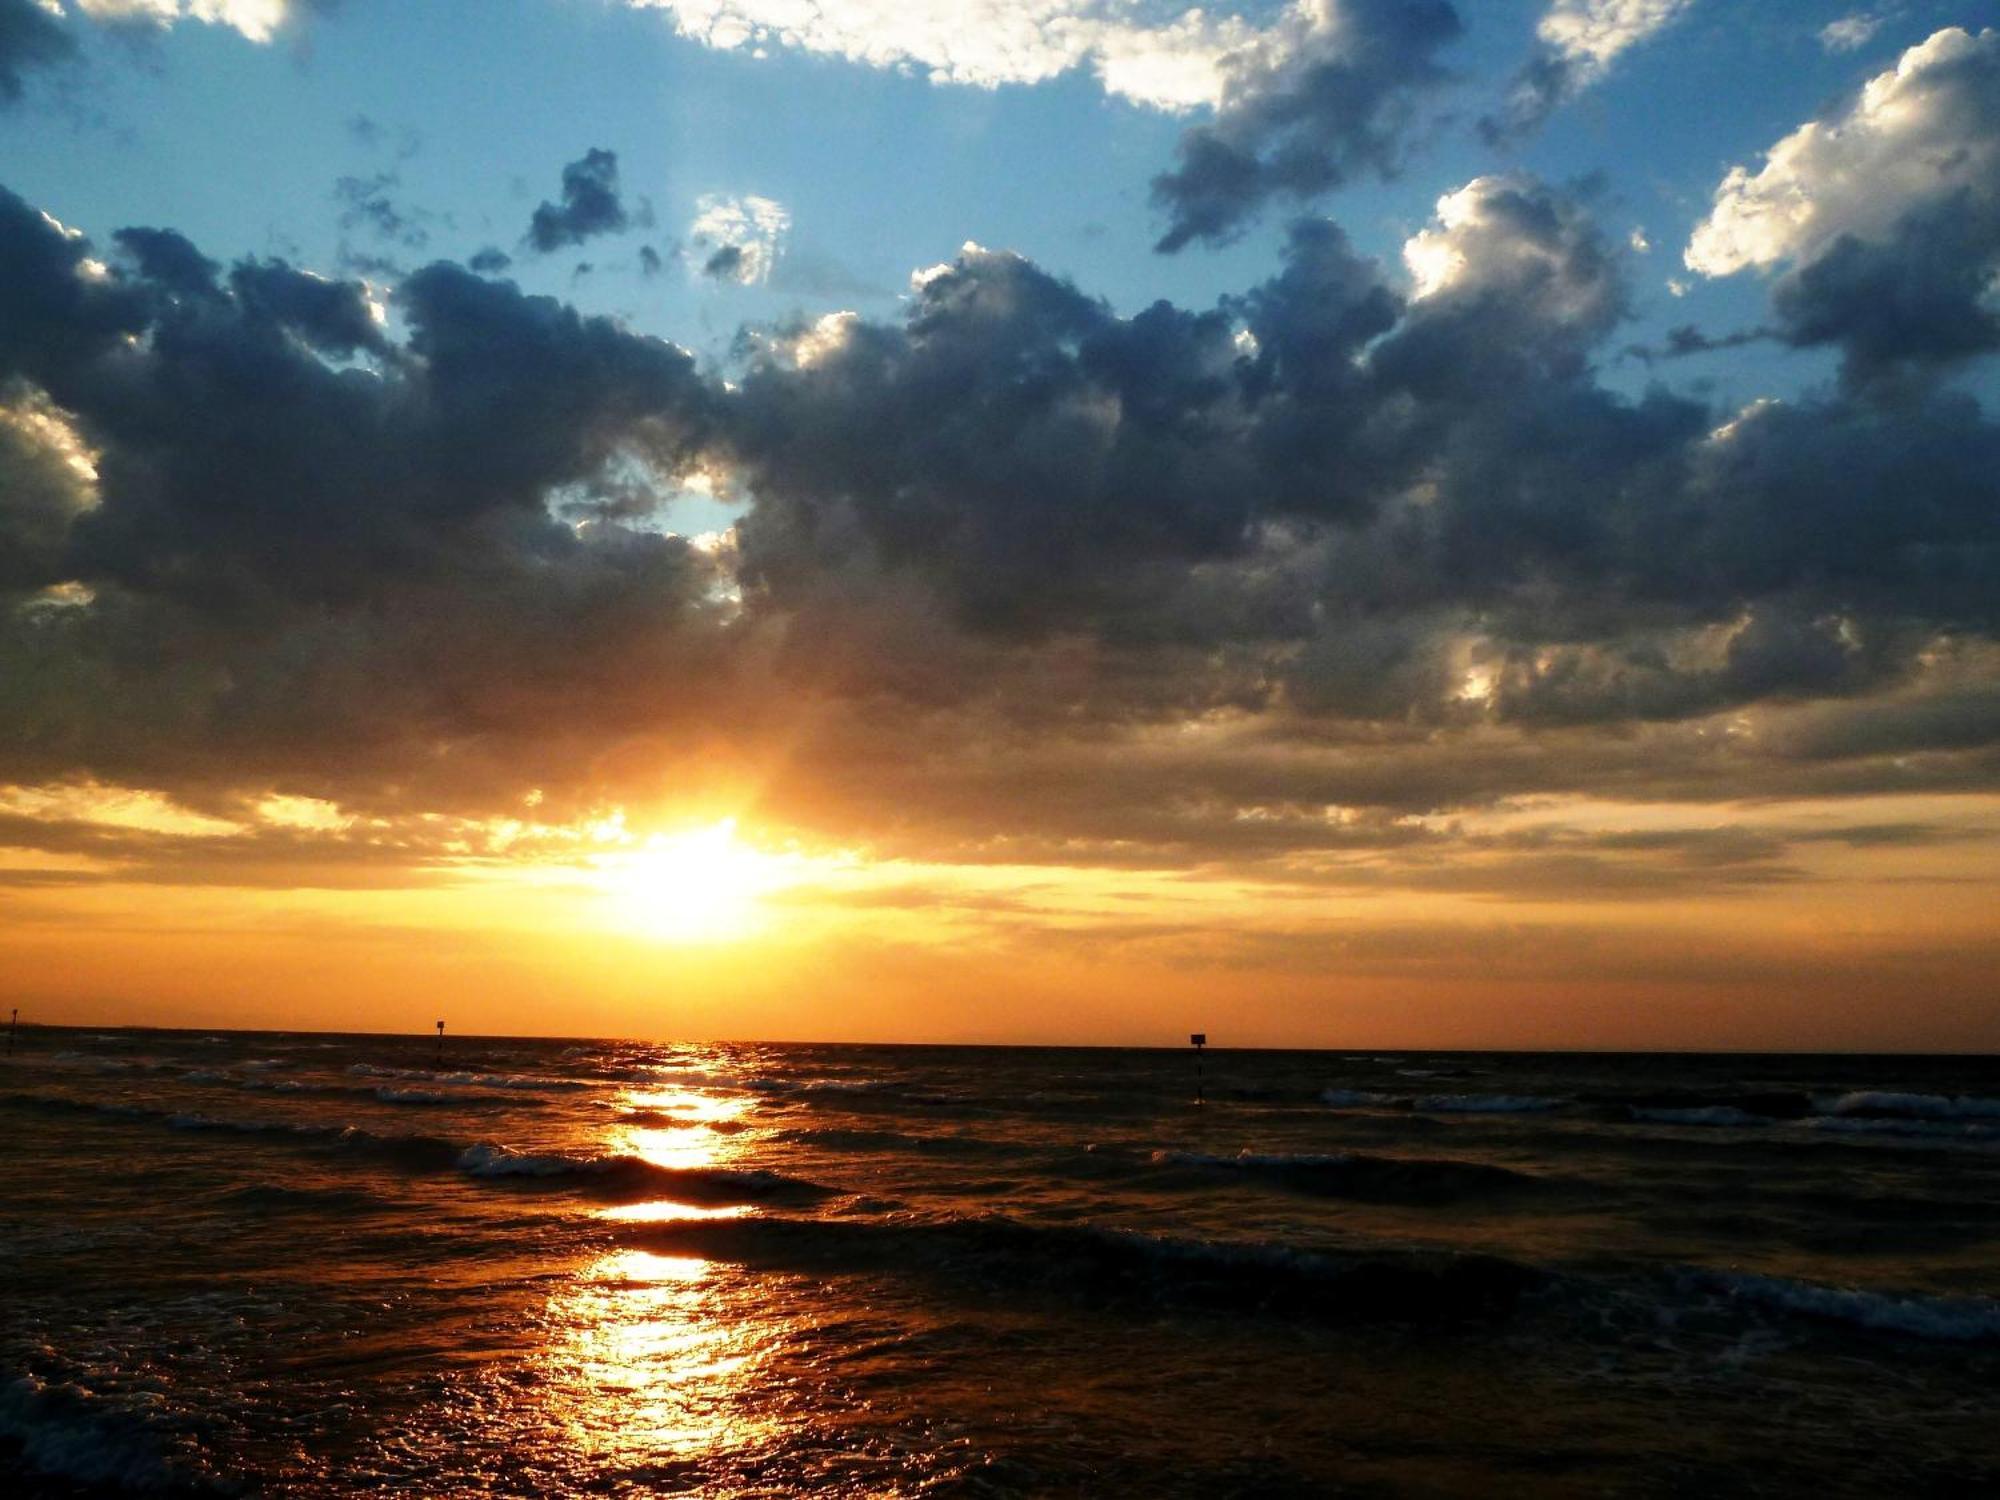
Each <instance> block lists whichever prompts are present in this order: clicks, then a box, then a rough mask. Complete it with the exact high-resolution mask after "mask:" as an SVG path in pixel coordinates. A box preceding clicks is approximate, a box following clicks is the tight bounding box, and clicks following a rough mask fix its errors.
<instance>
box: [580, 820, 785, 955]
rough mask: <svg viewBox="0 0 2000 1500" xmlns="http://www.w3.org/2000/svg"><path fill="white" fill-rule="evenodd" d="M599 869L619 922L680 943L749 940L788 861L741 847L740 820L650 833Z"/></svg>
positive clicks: (602, 859) (611, 856)
mask: <svg viewBox="0 0 2000 1500" xmlns="http://www.w3.org/2000/svg"><path fill="white" fill-rule="evenodd" d="M595 863H596V869H597V880H598V883H599V884H600V885H601V887H602V888H603V890H604V892H605V894H606V896H607V897H609V898H610V900H611V901H612V902H613V903H614V905H615V906H616V907H617V909H618V912H619V915H620V918H621V920H622V921H623V922H624V923H626V924H628V925H630V926H632V927H634V928H636V929H638V930H639V931H641V932H644V933H646V934H648V935H649V936H652V937H657V938H660V939H663V940H664V941H667V942H675V943H725V942H734V941H736V940H738V939H741V938H744V937H748V936H749V935H751V934H752V933H753V932H755V931H756V930H757V928H758V926H759V918H760V916H761V912H760V909H759V903H760V900H761V898H762V897H764V896H765V895H767V894H768V893H769V892H771V891H773V890H775V889H776V888H777V887H778V886H779V885H781V884H783V883H784V880H783V865H782V861H781V860H779V859H776V858H773V857H772V856H770V855H766V854H762V853H759V852H758V851H757V850H756V849H753V848H751V847H750V846H748V845H747V844H744V843H743V842H741V841H740V840H739V839H738V838H737V837H736V820H735V819H734V818H724V819H723V820H722V821H721V822H719V823H715V824H711V825H709V826H707V827H703V828H694V829H690V830H688V831H686V832H684V833H656V834H652V835H650V836H648V837H647V838H646V839H645V841H644V842H643V843H641V844H640V845H639V846H638V847H637V848H634V849H631V850H621V851H620V852H618V853H616V854H606V855H603V856H601V857H600V858H599V859H598V860H597V861H595Z"/></svg>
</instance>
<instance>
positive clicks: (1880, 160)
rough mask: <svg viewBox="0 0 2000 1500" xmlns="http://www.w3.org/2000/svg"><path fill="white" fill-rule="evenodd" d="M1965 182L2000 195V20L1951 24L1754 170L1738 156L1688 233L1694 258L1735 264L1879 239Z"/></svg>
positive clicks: (1699, 265)
mask: <svg viewBox="0 0 2000 1500" xmlns="http://www.w3.org/2000/svg"><path fill="white" fill-rule="evenodd" d="M1960 192H1964V193H1968V194H1970V195H1972V197H1973V198H1975V199H1977V200H1979V201H1981V202H1984V203H1988V204H1990V203H1992V202H1993V201H1994V200H1995V198H1996V197H2000V32H1996V31H1982V32H1980V33H1979V34H1978V35H1977V36H1974V35H1972V34H1971V33H1970V32H1967V31H1963V30H1961V29H1959V28H1957V27H1951V28H1948V29H1946V30H1943V31H1939V32H1937V33H1935V34H1934V35H1932V36H1931V37H1930V38H1929V39H1927V40H1926V41H1923V42H1920V43H1919V44H1917V45H1916V46H1914V47H1912V48H1910V50H1909V51H1907V52H1905V53H1904V54H1903V56H1902V57H1901V59H1900V60H1899V61H1898V62H1897V64H1896V66H1895V67H1893V68H1891V69H1889V70H1888V71H1887V72H1884V73H1881V74H1878V75H1877V76H1876V77H1874V78H1871V79H1870V80H1869V81H1868V83H1867V85H1866V87H1864V88H1863V89H1862V91H1861V94H1860V97H1859V98H1858V99H1856V100H1855V102H1854V104H1853V105H1852V106H1851V107H1850V108H1848V109H1847V110H1846V111H1845V112H1843V113H1841V114H1838V115H1836V116H1833V117H1831V118H1828V119H1822V120H1813V121H1809V122H1808V123H1806V124H1804V125H1801V126H1800V127H1799V128H1798V129H1797V130H1794V131H1793V132H1792V133H1791V134H1790V135H1788V136H1786V137H1785V138H1784V139H1783V140H1781V141H1779V142H1778V143H1777V144H1776V145H1774V146H1773V147H1771V149H1770V150H1769V151H1768V152H1767V153H1765V157H1764V165H1763V167H1762V168H1761V169H1759V170H1758V171H1757V172H1755V173H1752V172H1751V171H1750V170H1749V169H1748V168H1746V167H1740V166H1739V167H1735V168H1732V169H1731V171H1730V172H1729V175H1728V176H1726V177H1725V178H1723V180H1722V183H1721V185H1720V186H1719V187H1718V188H1717V189H1716V192H1715V206H1714V208H1713V209H1712V210H1711V211H1710V213H1709V215H1708V217H1707V218H1706V219H1705V220H1703V221H1702V223H1701V224H1699V225H1697V226H1696V228H1695V231H1694V235H1693V237H1692V238H1691V239H1690V240H1689V241H1688V247H1687V254H1686V261H1687V265H1688V268H1689V269H1690V270H1694V271H1699V272H1701V273H1702V274H1703V275H1706V276H1727V275H1730V274H1731V273H1732V272H1736V271H1741V270H1744V269H1747V268H1750V267H1764V266H1770V265H1774V264H1776V263H1778V262H1780V261H1789V262H1793V263H1798V262H1803V261H1807V260H1810V259H1812V258H1813V257H1814V256H1815V255H1817V254H1818V253H1819V252H1820V251H1821V250H1822V249H1824V248H1825V247H1827V246H1828V245H1830V244H1831V243H1832V242H1834V241H1835V240H1837V239H1839V238H1840V237H1841V236H1842V235H1852V236H1854V237H1855V238H1856V239H1858V240H1863V241H1869V240H1879V239H1881V238H1883V237H1884V236H1885V235H1887V234H1888V233H1889V232H1890V231H1891V230H1893V228H1894V227H1895V226H1896V224H1897V223H1898V222H1899V221H1900V220H1902V219H1903V218H1904V217H1905V215H1907V214H1909V213H1910V212H1911V211H1913V210H1917V209H1921V208H1923V207H1925V206H1926V205H1929V204H1933V203H1938V202H1941V201H1943V200H1944V199H1946V198H1949V197H1952V196H1953V195H1955V194H1958V193H1960Z"/></svg>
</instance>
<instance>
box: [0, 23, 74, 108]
mask: <svg viewBox="0 0 2000 1500" xmlns="http://www.w3.org/2000/svg"><path fill="white" fill-rule="evenodd" d="M75 55H76V43H75V41H74V40H72V38H71V37H70V34H69V32H68V31H66V30H65V29H64V28H63V25H62V23H61V22H60V21H59V20H57V19H56V18H55V17H54V16H52V15H51V14H50V13H49V12H48V10H47V9H46V8H45V7H44V6H42V5H41V4H39V3H38V0H0V103H10V102H12V101H13V100H16V99H18V98H20V97H21V88H22V83H21V79H22V75H23V74H25V73H27V72H30V71H32V70H34V69H36V68H46V67H51V66H53V65H55V64H56V63H60V62H66V61H68V60H69V59H71V58H73V57H74V56H75Z"/></svg>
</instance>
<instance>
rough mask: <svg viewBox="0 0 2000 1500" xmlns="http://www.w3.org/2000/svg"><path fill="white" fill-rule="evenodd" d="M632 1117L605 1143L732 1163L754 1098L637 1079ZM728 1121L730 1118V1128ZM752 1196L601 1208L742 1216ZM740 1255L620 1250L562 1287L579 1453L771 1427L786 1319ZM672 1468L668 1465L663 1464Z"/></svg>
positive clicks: (569, 1398)
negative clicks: (758, 1301)
mask: <svg viewBox="0 0 2000 1500" xmlns="http://www.w3.org/2000/svg"><path fill="white" fill-rule="evenodd" d="M618 1102H619V1106H620V1107H621V1108H622V1109H623V1110H624V1111H625V1112H626V1116H627V1118H625V1119H622V1120H620V1121H619V1122H618V1123H616V1124H614V1125H612V1126H611V1127H610V1129H609V1130H608V1131H607V1132H606V1138H605V1141H604V1149H606V1150H607V1151H610V1152H615V1153H618V1154H622V1155H630V1156H636V1157H639V1158H640V1159H642V1160H644V1161H647V1162H650V1163H652V1164H653V1165H655V1166H658V1167H662V1168H666V1169H669V1170H672V1171H705V1170H711V1169H716V1168H723V1167H728V1166H732V1165H734V1164H735V1163H736V1161H737V1159H738V1158H740V1157H741V1156H742V1155H743V1154H744V1152H745V1151H746V1150H747V1144H748V1142H747V1137H746V1135H745V1134H744V1133H742V1132H741V1131H740V1130H738V1129H734V1128H732V1127H735V1125H736V1122H737V1121H738V1119H739V1117H741V1116H742V1115H744V1114H745V1113H746V1112H747V1110H748V1109H749V1108H750V1104H751V1101H750V1100H747V1099H744V1098H741V1097H738V1096H735V1095H732V1094H728V1093H723V1092H718V1091H711V1090H707V1089H697V1088H683V1087H644V1088H637V1089H632V1090H628V1091H627V1092H626V1093H625V1094H624V1095H623V1096H621V1098H620V1099H619V1101H618ZM717 1127H720V1128H717ZM754 1212H755V1210H754V1209H753V1208H751V1207H750V1206H748V1205H743V1204H697V1203H687V1202H681V1201H678V1200H677V1199H676V1198H675V1197H674V1195H673V1193H672V1190H671V1188H663V1189H662V1190H661V1192H660V1195H659V1196H658V1197H657V1198H656V1199H653V1200H651V1201H647V1202H642V1203H625V1204H615V1205H609V1206H605V1207H601V1208H599V1209H598V1210H597V1211H596V1215H595V1217H596V1218H598V1219H599V1220H600V1221H604V1222H606V1223H607V1227H608V1226H609V1224H612V1223H618V1224H627V1225H633V1226H638V1225H671V1224H675V1223H689V1222H697V1221H706V1220H719V1219H735V1218H740V1217H744V1216H746V1215H749V1214H752V1213H754ZM740 1275H741V1273H739V1272H738V1271H737V1270H736V1269H735V1268H734V1267H732V1266H730V1265H727V1264H725V1263H717V1262H712V1261H709V1260H707V1259H705V1258H703V1257H702V1256H700V1255H693V1254H678V1253H662V1252H659V1251H654V1250H648V1249H637V1248H621V1249H615V1250H610V1251H607V1252H606V1253H605V1254H603V1255H601V1256H599V1257H598V1258H597V1259H595V1260H593V1261H590V1262H588V1263H586V1264H584V1265H582V1266H580V1267H579V1268H578V1270H577V1271H576V1273H575V1275H574V1276H573V1277H572V1278H571V1279H570V1280H568V1281H567V1282H566V1283H565V1284H564V1285H563V1287H562V1289H561V1290H560V1291H559V1292H558V1293H557V1294H556V1295H555V1296H554V1297H553V1298H551V1300H550V1302H549V1304H548V1308H547V1316H548V1326H549V1327H550V1330H551V1336H550V1340H549V1343H548V1345H547V1347H546V1350H545V1352H544V1355H543V1370H542V1377H543V1378H542V1379H541V1381H540V1382H539V1384H540V1386H541V1388H542V1389H543V1390H544V1391H545V1392H546V1393H547V1395H548V1399H549V1407H548V1414H549V1416H550V1417H551V1418H552V1419H553V1421H554V1422H555V1423H556V1425H557V1426H558V1428H559V1429H560V1430H561V1431H562V1432H563V1433H564V1435H565V1440H566V1443H567V1445H568V1446H569V1447H570V1448H571V1450H572V1452H573V1454H574V1455H575V1457H576V1458H577V1459H578V1460H580V1461H581V1462H583V1463H584V1464H586V1465H590V1466H593V1467H600V1468H616V1467H627V1468H633V1467H637V1468H643V1467H646V1466H654V1467H655V1468H658V1467H659V1466H666V1467H667V1468H676V1467H678V1466H682V1465H695V1464H706V1463H708V1462H709V1461H712V1460H714V1459H716V1458H718V1457H719V1456H722V1455H725V1454H728V1453H731V1452H739V1451H741V1450H743V1449H744V1448H746V1447H750V1446H754V1445H756V1444H758V1443H760V1442H761V1441H763V1440H765V1439H767V1438H769V1437H770V1436H771V1435H772V1433H773V1431H774V1428H773V1424H772V1421H771V1418H770V1417H769V1416H768V1415H760V1414H759V1409H760V1406H761V1405H762V1403H761V1402H760V1401H759V1400H758V1399H757V1392H758V1373H757V1372H758V1369H759V1367H760V1365H761V1364H762V1363H763V1362H764V1361H765V1360H766V1359H767V1358H768V1357H769V1353H770V1350H771V1348H772V1341H773V1339H774V1338H775V1337H776V1331H777V1327H778V1324H777V1322H775V1321H774V1320H773V1319H772V1318H770V1317H769V1316H768V1315H767V1310H763V1309H760V1308H759V1307H758V1306H756V1305H755V1303H754V1302H753V1301H751V1300H749V1299H747V1298H746V1295H745V1288H744V1286H743V1285H742V1283H741V1281H740ZM656 1477H659V1478H666V1477H668V1476H666V1475H657V1476H656Z"/></svg>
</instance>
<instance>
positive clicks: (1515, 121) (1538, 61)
mask: <svg viewBox="0 0 2000 1500" xmlns="http://www.w3.org/2000/svg"><path fill="white" fill-rule="evenodd" d="M1577 88H1578V80H1577V69H1576V63H1575V61H1574V60H1573V59H1571V58H1567V57H1563V56H1561V55H1560V54H1558V53H1555V52H1552V51H1547V50H1544V51H1541V52H1538V53H1537V54H1536V55H1535V56H1534V57H1532V58H1530V59H1529V60H1528V61H1527V62H1526V63H1525V64H1523V66H1522V68H1521V71H1520V72H1518V73H1516V74H1515V75H1514V79H1513V82H1512V83H1511V84H1510V85H1509V86H1508V90H1507V99H1506V103H1505V104H1504V105H1503V106H1502V107H1501V108H1500V109H1499V110H1498V111H1497V112H1495V113H1493V114H1490V115H1482V116H1481V117H1480V120H1479V134H1480V137H1481V139H1483V140H1484V141H1485V142H1486V144H1487V145H1489V146H1510V145H1513V144H1515V143H1517V142H1519V141H1521V140H1524V139H1526V138H1527V137H1528V136H1531V135H1533V134H1534V133H1535V132H1536V131H1537V130H1540V129H1541V128H1542V126H1543V125H1544V124H1545V123H1547V121H1548V118H1549V116H1550V115H1552V114H1554V113H1555V112H1556V110H1557V109H1559V108H1560V107H1561V106H1562V105H1564V104H1566V103H1567V102H1568V101H1569V100H1570V99H1571V98H1572V97H1573V96H1574V95H1575V94H1576V92H1577Z"/></svg>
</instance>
